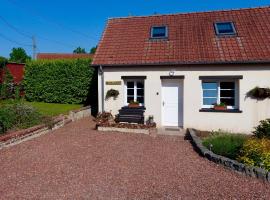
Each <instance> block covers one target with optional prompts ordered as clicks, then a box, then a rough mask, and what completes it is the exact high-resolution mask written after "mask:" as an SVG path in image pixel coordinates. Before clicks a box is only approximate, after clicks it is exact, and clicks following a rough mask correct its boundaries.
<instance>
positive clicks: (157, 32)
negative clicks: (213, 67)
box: [152, 26, 167, 38]
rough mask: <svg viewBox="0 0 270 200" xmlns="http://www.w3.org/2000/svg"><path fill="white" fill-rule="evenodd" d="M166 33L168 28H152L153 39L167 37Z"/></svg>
mask: <svg viewBox="0 0 270 200" xmlns="http://www.w3.org/2000/svg"><path fill="white" fill-rule="evenodd" d="M166 31H167V28H166V26H159V27H153V28H152V37H153V38H156V37H158V38H159V37H166Z"/></svg>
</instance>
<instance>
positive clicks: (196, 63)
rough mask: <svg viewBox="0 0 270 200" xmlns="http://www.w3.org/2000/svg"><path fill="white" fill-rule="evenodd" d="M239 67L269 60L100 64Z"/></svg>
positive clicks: (110, 65) (113, 65)
mask: <svg viewBox="0 0 270 200" xmlns="http://www.w3.org/2000/svg"><path fill="white" fill-rule="evenodd" d="M232 64H235V65H238V64H239V65H241V64H270V60H251V61H218V62H217V61H216V62H215V61H214V62H203V61H202V62H158V63H154V62H153V63H130V64H102V66H103V67H129V66H176V65H183V66H190V65H232ZM91 66H92V67H99V66H100V64H92V65H91Z"/></svg>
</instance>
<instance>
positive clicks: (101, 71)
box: [98, 65, 105, 112]
mask: <svg viewBox="0 0 270 200" xmlns="http://www.w3.org/2000/svg"><path fill="white" fill-rule="evenodd" d="M98 73H99V74H100V75H101V98H102V100H101V109H102V110H101V111H102V112H104V110H105V109H104V71H103V68H102V66H101V65H100V66H99V69H98Z"/></svg>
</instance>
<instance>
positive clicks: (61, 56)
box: [37, 53, 94, 60]
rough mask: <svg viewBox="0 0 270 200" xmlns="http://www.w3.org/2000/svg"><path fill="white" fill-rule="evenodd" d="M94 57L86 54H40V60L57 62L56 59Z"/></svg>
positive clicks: (38, 57) (38, 56)
mask: <svg viewBox="0 0 270 200" xmlns="http://www.w3.org/2000/svg"><path fill="white" fill-rule="evenodd" d="M93 57H94V55H93V54H86V53H78V54H75V53H38V54H37V59H38V60H56V59H77V58H90V59H92V58H93Z"/></svg>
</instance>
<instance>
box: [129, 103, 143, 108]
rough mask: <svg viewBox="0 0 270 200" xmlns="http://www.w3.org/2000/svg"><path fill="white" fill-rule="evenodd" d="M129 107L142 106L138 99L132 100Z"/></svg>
mask: <svg viewBox="0 0 270 200" xmlns="http://www.w3.org/2000/svg"><path fill="white" fill-rule="evenodd" d="M128 107H129V108H138V107H140V103H139V102H137V101H130V102H129V104H128Z"/></svg>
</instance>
